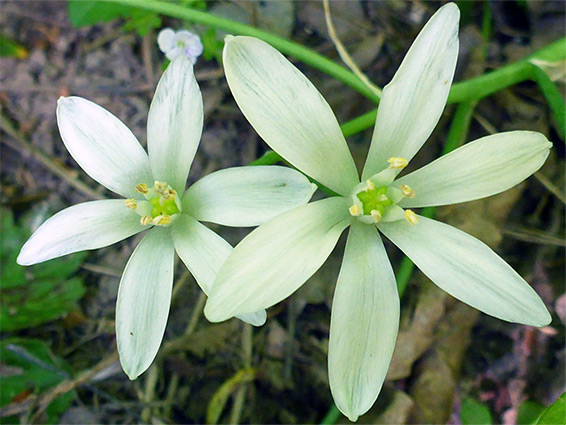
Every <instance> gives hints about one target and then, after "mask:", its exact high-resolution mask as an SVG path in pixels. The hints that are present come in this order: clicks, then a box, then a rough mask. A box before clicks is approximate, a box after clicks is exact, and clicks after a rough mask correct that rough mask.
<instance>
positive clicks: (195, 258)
mask: <svg viewBox="0 0 566 425" xmlns="http://www.w3.org/2000/svg"><path fill="white" fill-rule="evenodd" d="M171 228H172V232H171V234H172V237H173V242H174V244H175V250H176V251H177V254H179V257H181V260H182V261H183V263H185V266H187V268H188V269H189V270H190V272H191V274H192V275H193V276H194V278H195V280H196V281H197V283H198V284H199V286H200V287H201V289H202V290H203V291H204V293H205V294H207V295H208V294H209V293H210V289H211V288H212V284H213V283H214V279H215V278H216V275H217V274H218V270H220V267H221V266H222V264H223V263H224V261H226V258H228V256H229V255H230V254H231V253H232V250H233V248H232V247H231V246H230V244H229V243H228V242H226V241H225V240H224V239H223V238H222V237H220V236H219V235H217V234H216V233H214V232H213V231H212V230H210V229H209V228H208V227H206V226H204V225H202V224H201V223H199V222H198V221H197V220H195V219H194V218H193V217H191V216H189V215H187V214H181V215H180V216H179V217H178V218H177V219H176V220H175V222H174V223H173V225H172V226H171ZM240 319H242V320H244V321H245V322H248V323H251V324H252V325H254V326H261V325H263V324H264V323H265V321H266V319H267V314H266V312H265V310H262V311H260V312H257V313H252V314H250V315H249V317H240Z"/></svg>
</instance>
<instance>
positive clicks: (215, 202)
mask: <svg viewBox="0 0 566 425" xmlns="http://www.w3.org/2000/svg"><path fill="white" fill-rule="evenodd" d="M315 190H316V185H314V184H312V183H310V182H309V181H308V179H307V178H306V177H305V176H304V175H302V174H301V173H299V172H298V171H295V170H292V169H290V168H286V167H278V166H273V165H269V166H254V167H235V168H228V169H225V170H220V171H216V172H214V173H212V174H209V175H207V176H206V177H204V178H202V179H200V180H199V181H198V182H196V183H195V184H194V185H192V186H191V187H190V188H189V189H188V190H187V193H186V195H185V196H184V197H183V211H185V212H187V213H189V214H190V215H191V216H193V217H194V218H196V219H197V220H203V221H210V222H213V223H219V224H223V225H226V226H257V225H259V224H262V223H264V222H266V221H268V220H270V219H272V218H273V217H275V216H277V215H279V214H281V213H283V212H285V211H288V210H290V209H292V208H295V207H298V206H299V205H303V204H306V203H307V202H308V201H309V200H310V198H311V196H312V194H313V193H314V191H315Z"/></svg>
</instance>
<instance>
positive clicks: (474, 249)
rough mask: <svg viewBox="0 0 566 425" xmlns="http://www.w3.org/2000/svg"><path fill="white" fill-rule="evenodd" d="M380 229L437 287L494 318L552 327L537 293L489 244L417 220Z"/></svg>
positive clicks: (439, 224)
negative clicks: (412, 223)
mask: <svg viewBox="0 0 566 425" xmlns="http://www.w3.org/2000/svg"><path fill="white" fill-rule="evenodd" d="M418 219H419V220H418V223H417V224H416V225H410V224H409V223H408V222H406V221H404V220H401V221H395V222H392V223H380V224H379V225H378V228H379V230H380V231H381V232H383V233H384V234H385V236H387V237H388V238H389V239H390V240H391V241H392V242H393V243H394V244H395V245H397V246H398V247H399V248H400V249H401V251H403V252H404V253H405V255H407V257H409V258H410V259H411V260H412V261H413V262H414V263H415V264H416V265H417V267H418V268H419V269H421V271H422V272H423V273H424V274H425V275H427V276H428V278H429V279H430V280H432V281H433V282H434V283H435V284H436V285H438V286H439V287H440V288H442V289H443V290H445V291H446V292H448V293H449V294H450V295H452V296H453V297H455V298H458V299H459V300H460V301H462V302H465V303H466V304H469V305H471V306H472V307H474V308H477V309H478V310H480V311H483V312H484V313H486V314H489V315H491V316H493V317H497V318H498V319H502V320H506V321H508V322H516V323H523V324H525V325H532V326H545V325H547V324H549V323H550V320H551V318H550V314H549V313H548V310H547V309H546V307H545V305H544V303H543V302H542V300H541V299H540V297H539V296H538V295H537V293H536V292H535V291H534V290H533V288H531V287H530V286H529V284H528V283H527V282H525V281H524V280H523V278H522V277H521V276H519V275H518V274H517V272H516V271H515V270H513V269H512V268H511V266H509V264H507V263H506V262H505V261H503V259H501V257H499V256H498V255H497V254H496V253H495V252H493V251H492V250H491V249H490V248H489V247H488V246H487V245H485V244H484V243H483V242H480V241H479V240H477V239H476V238H474V237H472V236H470V235H468V234H466V233H464V232H462V231H461V230H458V229H456V228H454V227H452V226H449V225H447V224H444V223H440V222H438V221H435V220H431V219H429V218H426V217H422V216H419V218H418Z"/></svg>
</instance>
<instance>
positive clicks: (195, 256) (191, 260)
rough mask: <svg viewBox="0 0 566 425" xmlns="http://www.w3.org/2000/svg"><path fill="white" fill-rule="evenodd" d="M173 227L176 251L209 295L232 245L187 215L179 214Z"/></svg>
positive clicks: (230, 251)
mask: <svg viewBox="0 0 566 425" xmlns="http://www.w3.org/2000/svg"><path fill="white" fill-rule="evenodd" d="M171 228H172V232H171V234H172V236H173V242H174V244H175V250H176V251H177V254H179V257H181V260H182V261H183V263H185V266H187V268H188V269H189V270H190V272H191V274H192V275H193V276H194V278H195V280H196V281H197V283H198V284H199V286H200V287H201V289H202V290H203V291H204V293H205V294H207V295H208V294H209V293H210V289H211V288H212V284H213V283H214V279H216V275H217V273H218V270H220V267H221V266H222V264H223V263H224V261H226V258H228V256H229V255H230V254H231V253H232V250H233V248H232V247H231V246H230V244H229V243H228V242H226V241H225V240H224V239H223V238H222V237H221V236H219V235H217V234H216V233H214V232H213V231H212V230H210V229H209V228H207V227H206V226H204V225H203V224H201V223H199V222H198V221H197V220H195V219H194V218H193V217H191V216H189V215H187V214H181V215H180V216H179V217H177V219H176V220H175V222H174V223H173V225H172V226H171Z"/></svg>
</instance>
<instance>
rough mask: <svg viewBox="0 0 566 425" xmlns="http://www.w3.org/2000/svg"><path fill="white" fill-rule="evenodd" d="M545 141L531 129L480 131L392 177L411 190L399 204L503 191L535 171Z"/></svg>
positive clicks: (546, 146)
mask: <svg viewBox="0 0 566 425" xmlns="http://www.w3.org/2000/svg"><path fill="white" fill-rule="evenodd" d="M551 147H552V143H550V142H549V141H548V140H547V139H546V137H544V136H543V135H542V134H540V133H535V132H532V131H512V132H508V133H499V134H494V135H493V136H487V137H483V138H481V139H479V140H476V141H475V142H471V143H468V144H466V145H464V146H462V147H461V148H458V149H456V150H455V151H453V152H450V153H449V154H447V155H444V156H443V157H441V158H439V159H437V160H436V161H434V162H431V163H430V164H428V165H427V166H425V167H423V168H421V169H419V170H417V171H415V172H413V173H411V174H408V175H407V176H405V177H402V178H400V179H399V180H398V181H397V182H395V184H396V185H397V184H399V185H408V186H409V187H410V188H411V189H413V191H414V192H415V197H414V198H404V199H403V200H402V202H401V206H402V207H413V208H415V207H427V206H436V205H449V204H456V203H458V202H466V201H472V200H474V199H481V198H485V197H487V196H491V195H495V194H496V193H499V192H503V191H504V190H507V189H509V188H511V187H513V186H515V185H516V184H519V183H520V182H522V181H523V180H525V179H526V178H527V177H529V176H530V175H531V174H533V173H534V172H535V171H537V170H538V169H539V168H540V167H541V166H542V164H544V161H545V160H546V158H547V157H548V153H549V151H550V148H551Z"/></svg>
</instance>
